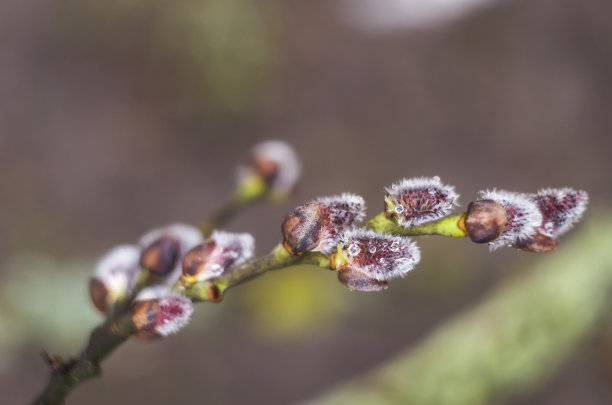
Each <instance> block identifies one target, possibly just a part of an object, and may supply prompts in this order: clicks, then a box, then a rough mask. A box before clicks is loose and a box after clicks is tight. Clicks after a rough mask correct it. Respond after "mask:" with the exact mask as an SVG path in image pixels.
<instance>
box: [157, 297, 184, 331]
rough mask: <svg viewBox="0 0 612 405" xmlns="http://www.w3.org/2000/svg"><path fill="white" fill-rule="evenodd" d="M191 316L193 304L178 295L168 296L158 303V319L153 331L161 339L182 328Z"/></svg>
mask: <svg viewBox="0 0 612 405" xmlns="http://www.w3.org/2000/svg"><path fill="white" fill-rule="evenodd" d="M191 315H193V304H192V303H191V301H190V300H189V299H187V298H185V297H183V296H180V295H170V296H167V297H164V298H162V299H161V300H160V301H159V317H158V323H157V325H156V326H155V331H156V332H157V333H158V334H159V335H160V336H163V337H166V336H168V335H171V334H174V333H177V332H178V331H179V330H181V329H182V328H184V327H185V326H186V325H187V324H188V323H189V321H190V320H191Z"/></svg>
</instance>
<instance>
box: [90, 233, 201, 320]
mask: <svg viewBox="0 0 612 405" xmlns="http://www.w3.org/2000/svg"><path fill="white" fill-rule="evenodd" d="M201 240H202V234H201V233H200V231H199V230H198V229H197V228H194V227H192V226H189V225H184V224H172V225H169V226H166V227H163V228H158V229H154V230H152V231H150V232H148V233H146V234H145V235H143V236H142V237H141V238H140V241H139V242H138V244H137V245H121V246H118V247H115V248H114V249H112V250H111V251H110V252H108V253H107V254H106V255H104V256H103V257H102V259H100V261H99V262H98V264H97V266H96V270H95V273H94V276H93V277H92V279H91V280H90V283H89V292H90V296H91V299H92V301H93V303H94V305H95V306H96V308H97V309H99V310H100V311H101V312H103V313H105V314H107V315H108V314H111V313H112V312H113V310H114V309H115V307H116V305H117V304H119V303H121V302H124V301H125V300H126V299H129V298H130V297H131V296H132V294H133V293H134V291H135V289H136V288H137V287H138V286H139V284H156V283H159V284H166V285H171V284H173V283H174V282H176V280H177V279H178V277H179V276H180V271H181V266H180V261H181V258H182V256H183V255H184V254H185V253H186V252H187V250H189V249H190V248H191V247H192V246H194V245H196V244H197V243H199V242H200V241H201Z"/></svg>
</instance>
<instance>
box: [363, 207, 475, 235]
mask: <svg viewBox="0 0 612 405" xmlns="http://www.w3.org/2000/svg"><path fill="white" fill-rule="evenodd" d="M464 216H465V214H463V213H462V214H454V215H448V216H446V217H443V218H440V219H438V220H435V221H431V222H426V223H424V224H422V225H416V226H411V227H408V228H404V227H403V226H400V225H397V224H396V223H395V221H393V220H392V219H390V218H387V216H386V215H385V213H384V212H383V213H380V214H378V215H376V216H375V217H374V218H372V219H371V220H370V221H368V223H367V224H366V227H367V228H368V229H372V230H374V231H376V232H387V233H391V234H393V235H402V236H419V235H439V236H450V237H461V236H467V233H466V232H465V230H464V228H463V224H462V222H463V218H464Z"/></svg>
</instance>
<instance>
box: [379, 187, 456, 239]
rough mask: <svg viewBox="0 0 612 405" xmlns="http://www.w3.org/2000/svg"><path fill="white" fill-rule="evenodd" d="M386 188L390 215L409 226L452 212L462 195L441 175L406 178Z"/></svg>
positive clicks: (399, 223)
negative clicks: (442, 178)
mask: <svg viewBox="0 0 612 405" xmlns="http://www.w3.org/2000/svg"><path fill="white" fill-rule="evenodd" d="M385 190H386V191H387V193H388V195H387V197H386V198H385V201H386V212H387V215H389V216H390V217H391V218H393V219H394V220H395V222H396V223H397V224H398V225H400V226H404V227H406V228H408V227H411V226H416V225H421V224H423V223H426V222H430V221H434V220H436V219H439V218H442V217H443V216H445V215H448V214H449V213H450V211H451V210H452V209H453V207H454V206H455V205H457V199H458V198H459V195H458V194H457V193H456V192H455V188H454V187H453V186H450V185H447V184H444V183H442V182H441V181H440V177H438V176H434V177H414V178H410V179H403V180H400V181H399V182H397V183H395V184H393V185H392V186H391V187H386V188H385Z"/></svg>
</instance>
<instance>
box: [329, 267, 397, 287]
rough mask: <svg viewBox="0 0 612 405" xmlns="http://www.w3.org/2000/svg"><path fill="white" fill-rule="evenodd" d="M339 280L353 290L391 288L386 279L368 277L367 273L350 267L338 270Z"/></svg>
mask: <svg viewBox="0 0 612 405" xmlns="http://www.w3.org/2000/svg"><path fill="white" fill-rule="evenodd" d="M338 280H339V281H340V282H341V283H342V284H343V285H344V286H345V287H346V288H348V289H349V290H351V291H366V292H367V291H382V290H386V289H387V288H389V284H388V283H387V282H386V281H381V280H377V279H375V278H371V277H368V276H367V275H366V274H364V273H362V272H360V271H356V270H353V269H351V268H350V267H344V268H343V269H342V270H338Z"/></svg>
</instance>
